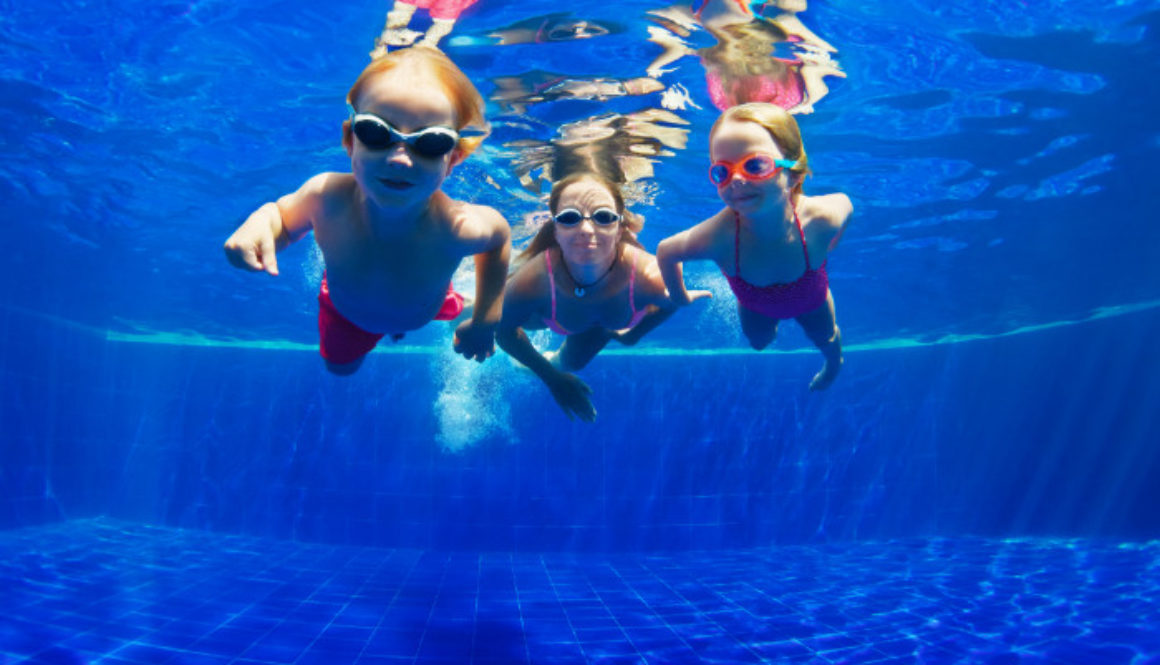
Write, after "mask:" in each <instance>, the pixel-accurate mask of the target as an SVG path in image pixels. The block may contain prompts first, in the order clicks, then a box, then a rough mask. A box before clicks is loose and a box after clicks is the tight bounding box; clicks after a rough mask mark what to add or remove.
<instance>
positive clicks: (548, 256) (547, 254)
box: [544, 248, 560, 325]
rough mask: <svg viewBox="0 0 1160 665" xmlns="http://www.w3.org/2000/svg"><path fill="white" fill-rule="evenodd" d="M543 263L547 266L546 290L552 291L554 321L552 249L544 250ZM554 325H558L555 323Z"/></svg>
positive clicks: (554, 299)
mask: <svg viewBox="0 0 1160 665" xmlns="http://www.w3.org/2000/svg"><path fill="white" fill-rule="evenodd" d="M544 264H545V265H546V266H547V268H548V290H549V291H550V292H551V293H552V322H553V323H556V276H555V275H553V274H552V250H551V248H548V249H546V250H544ZM556 325H560V324H559V323H556Z"/></svg>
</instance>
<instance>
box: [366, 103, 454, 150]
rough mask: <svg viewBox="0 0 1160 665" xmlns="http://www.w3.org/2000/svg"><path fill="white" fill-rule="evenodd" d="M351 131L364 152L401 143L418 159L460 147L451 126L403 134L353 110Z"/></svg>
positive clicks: (370, 116)
mask: <svg viewBox="0 0 1160 665" xmlns="http://www.w3.org/2000/svg"><path fill="white" fill-rule="evenodd" d="M350 130H351V131H352V132H354V135H355V136H356V137H357V138H358V140H359V143H362V144H363V145H364V146H366V148H367V150H386V149H387V148H390V147H391V146H393V145H395V144H396V143H398V142H400V141H402V142H403V143H404V144H405V145H406V146H407V147H408V148H410V149H411V150H413V151H415V154H417V155H419V156H420V157H430V158H437V157H442V156H443V155H446V154H447V153H449V152H451V151H452V150H454V149H455V146H456V145H458V144H459V132H457V131H455V130H454V129H451V128H450V127H425V128H423V129H420V130H419V131H417V132H411V133H410V134H405V133H403V132H400V131H399V130H397V129H395V127H394V126H393V125H391V123H389V122H387V121H386V120H383V119H382V118H380V117H379V116H377V115H375V114H373V113H358V112H357V111H355V110H354V108H351V109H350Z"/></svg>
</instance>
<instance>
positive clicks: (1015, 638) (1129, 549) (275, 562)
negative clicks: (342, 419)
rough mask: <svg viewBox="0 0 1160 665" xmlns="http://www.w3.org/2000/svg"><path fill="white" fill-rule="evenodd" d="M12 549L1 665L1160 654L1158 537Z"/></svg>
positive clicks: (46, 533) (149, 540)
mask: <svg viewBox="0 0 1160 665" xmlns="http://www.w3.org/2000/svg"><path fill="white" fill-rule="evenodd" d="M948 551H949V552H952V554H951V555H948V554H947V552H948ZM0 562H3V563H2V565H0V589H2V590H3V592H0V665H9V663H13V664H14V663H18V662H19V663H23V662H27V663H33V664H37V663H45V664H56V663H63V664H67V665H74V664H78V663H102V664H106V663H107V664H108V665H117V664H118V663H124V664H133V665H143V664H148V665H152V664H154V663H172V664H174V665H279V664H286V665H312V664H314V663H325V664H327V665H329V664H331V663H352V664H357V665H404V664H406V665H420V664H424V663H430V664H432V665H435V664H449V663H460V664H464V663H466V664H468V665H475V664H478V665H491V664H495V665H499V664H501V663H502V664H505V665H510V664H512V663H517V664H520V663H527V664H529V665H531V664H535V665H557V664H563V665H567V664H569V663H577V664H581V663H617V664H628V663H644V664H667V663H797V662H803V663H804V662H809V663H817V664H819V665H824V664H825V663H873V664H882V665H885V664H887V663H895V662H896V663H916V662H931V663H934V662H948V663H954V662H993V663H996V664H999V663H1007V662H1011V663H1015V662H1018V663H1045V664H1046V663H1071V662H1077V663H1078V662H1083V663H1108V664H1116V663H1124V664H1125V665H1128V664H1129V663H1131V664H1133V665H1136V664H1139V663H1157V664H1160V639H1158V638H1157V637H1156V636H1155V631H1154V628H1153V621H1154V620H1155V618H1156V617H1157V616H1160V601H1158V600H1156V599H1157V598H1160V542H1144V543H1110V542H1104V541H1084V540H1076V539H1068V540H1061V539H1042V538H1038V539H1032V538H1028V539H1014V540H995V539H983V538H963V539H947V538H929V539H909V540H903V541H890V542H880V543H851V544H845V545H822V546H784V547H778V548H766V549H754V550H723V551H707V552H705V551H703V552H685V553H672V554H655V553H649V554H609V555H584V556H580V555H576V554H555V553H545V554H528V553H520V554H504V553H494V552H489V553H480V554H473V553H463V552H456V553H442V552H434V551H417V550H397V549H375V548H360V547H342V546H333V545H317V544H304V543H295V542H286V541H271V540H263V539H259V538H250V537H242V536H236V535H223V534H215V533H207V532H200V531H186V530H180V529H167V528H161V527H156V526H146V525H139V524H132V523H122V522H116V521H113V520H107V519H95V520H80V521H73V522H64V523H58V524H53V525H49V526H41V527H36V528H29V529H20V530H14V531H4V532H0Z"/></svg>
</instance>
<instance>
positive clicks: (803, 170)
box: [709, 102, 811, 187]
mask: <svg viewBox="0 0 1160 665" xmlns="http://www.w3.org/2000/svg"><path fill="white" fill-rule="evenodd" d="M729 121H732V122H753V123H756V124H758V125H761V127H762V128H763V129H765V131H767V132H769V136H770V137H771V138H772V139H773V142H774V143H775V144H777V147H778V148H779V149H780V150H781V154H782V156H783V157H785V158H786V159H792V160H795V161H797V164H796V165H794V167H793V168H792V169H789V170H790V172H791V173H794V174H795V175H797V176H798V177H799V178H800V179H802V180H804V179H805V176H807V175H809V174H810V173H811V171H810V160H809V157H808V156H807V155H806V147H805V145H803V144H802V132H801V129H799V128H798V124H797V120H794V117H793V116H792V115H790V114H789V112H788V111H786V110H785V109H783V108H781V107H780V106H775V105H773V104H766V103H764V102H750V103H748V104H741V105H740V106H734V107H733V108H730V109H729V110H727V111H725V112H724V113H722V114H721V117H719V118H717V122H715V123H713V129H711V130H709V140H710V141H712V140H713V136H714V135H715V134H716V133H717V129H718V128H719V127H720V126H721V125H722V124H723V123H725V122H729ZM797 187H801V180H799V181H798V184H797Z"/></svg>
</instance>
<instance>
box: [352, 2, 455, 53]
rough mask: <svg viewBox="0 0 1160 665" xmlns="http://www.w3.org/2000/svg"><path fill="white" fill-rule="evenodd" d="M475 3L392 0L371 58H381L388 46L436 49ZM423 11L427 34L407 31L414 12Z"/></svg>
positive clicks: (409, 29) (388, 48)
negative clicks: (429, 21) (461, 16)
mask: <svg viewBox="0 0 1160 665" xmlns="http://www.w3.org/2000/svg"><path fill="white" fill-rule="evenodd" d="M476 2H477V0H395V4H394V5H393V6H392V7H391V11H389V12H387V23H386V25H385V26H383V32H382V34H381V35H379V38H378V39H376V40H375V48H374V50H373V51H371V58H381V57H383V56H384V55H386V54H387V51H388V50H390V49H391V48H392V47H394V48H402V47H404V46H411V45H412V44H415V45H422V46H430V47H432V48H439V42H440V41H442V39H443V38H444V37H446V36H447V35H449V34H451V30H452V28H454V27H455V22H456V21H457V20H459V15H460V14H461V13H463V10H465V9H467V8H468V7H470V6H472V5H474V4H475V3H476ZM417 9H425V10H427V12H428V14H430V16H431V26H430V27H428V28H427V32H425V33H424V32H419V31H417V30H412V29H411V28H410V25H411V19H412V18H414V16H415V10H417Z"/></svg>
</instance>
